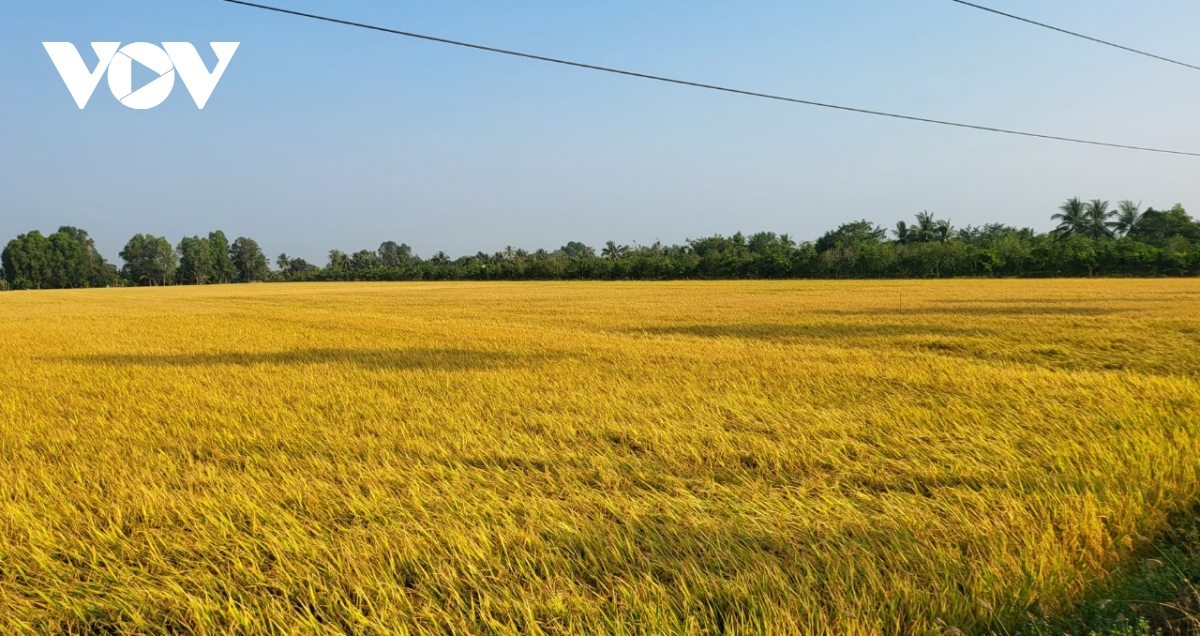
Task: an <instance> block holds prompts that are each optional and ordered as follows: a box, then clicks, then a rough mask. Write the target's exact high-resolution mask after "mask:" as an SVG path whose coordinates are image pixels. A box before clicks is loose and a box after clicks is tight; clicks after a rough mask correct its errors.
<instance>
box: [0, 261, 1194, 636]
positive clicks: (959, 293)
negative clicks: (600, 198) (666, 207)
mask: <svg viewBox="0 0 1200 636" xmlns="http://www.w3.org/2000/svg"><path fill="white" fill-rule="evenodd" d="M901 297H902V298H901ZM901 302H902V303H903V311H901ZM0 325H2V327H0V329H2V332H0V333H2V336H3V349H2V350H0V632H3V633H20V632H50V633H58V632H190V633H198V634H225V633H344V632H348V633H364V634H385V633H430V634H434V633H437V634H441V633H451V632H453V633H460V634H463V633H500V634H509V633H511V634H517V633H521V634H537V633H616V634H622V633H624V634H631V633H646V634H657V633H685V632H686V633H696V634H702V633H717V632H728V633H793V632H794V633H802V632H803V633H830V634H848V635H855V634H879V633H904V634H923V633H938V632H940V630H942V629H948V628H949V627H957V628H959V629H961V630H963V631H964V632H967V633H977V632H981V631H988V630H997V631H1002V630H1005V629H1009V628H1011V627H1012V626H1014V625H1016V624H1017V623H1018V622H1019V621H1020V620H1022V619H1023V618H1024V617H1026V616H1027V615H1028V614H1030V613H1033V614H1035V615H1036V614H1040V613H1054V612H1059V611H1062V610H1064V609H1065V608H1066V607H1068V606H1069V604H1070V603H1071V601H1072V600H1073V599H1077V598H1079V597H1080V595H1082V594H1083V593H1085V592H1086V591H1087V590H1088V588H1089V586H1092V585H1095V584H1097V582H1099V581H1102V580H1103V579H1104V577H1106V576H1107V575H1108V574H1109V573H1110V572H1111V571H1112V570H1113V568H1114V567H1116V566H1117V565H1119V564H1120V563H1121V562H1122V560H1123V559H1128V558H1130V556H1131V555H1132V554H1133V552H1134V550H1136V549H1137V548H1138V547H1139V545H1141V546H1144V544H1145V542H1146V541H1150V540H1153V539H1154V537H1155V536H1157V535H1158V533H1160V532H1161V531H1162V530H1163V528H1164V524H1166V523H1167V521H1168V518H1169V517H1170V516H1171V515H1174V514H1177V513H1180V512H1181V511H1184V510H1186V509H1188V508H1190V507H1191V506H1193V505H1195V504H1196V503H1197V502H1200V283H1198V282H1197V281H1195V280H1127V281H1126V280H1121V281H1111V280H1095V281H1092V280H1088V281H1078V280H1071V281H1065V280H1064V281H1004V280H989V281H930V282H723V283H607V284H606V283H575V284H572V283H553V284H531V283H516V284H504V283H492V284H326V285H320V284H313V285H301V284H295V285H247V286H222V287H207V288H201V287H191V288H168V289H162V288H160V289H129V290H115V289H114V290H90V291H89V290H83V291H62V292H32V293H16V292H13V293H7V294H3V295H0Z"/></svg>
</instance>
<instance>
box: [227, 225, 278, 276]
mask: <svg viewBox="0 0 1200 636" xmlns="http://www.w3.org/2000/svg"><path fill="white" fill-rule="evenodd" d="M229 258H230V260H232V261H233V266H234V268H235V270H236V271H237V281H238V282H242V283H256V282H260V281H264V280H266V279H267V276H268V275H269V274H270V273H271V271H270V267H268V265H267V256H266V255H265V254H263V251H262V248H260V247H259V246H258V243H257V242H256V241H255V240H254V239H251V238H246V237H244V236H239V237H238V238H236V239H234V241H233V245H230V246H229Z"/></svg>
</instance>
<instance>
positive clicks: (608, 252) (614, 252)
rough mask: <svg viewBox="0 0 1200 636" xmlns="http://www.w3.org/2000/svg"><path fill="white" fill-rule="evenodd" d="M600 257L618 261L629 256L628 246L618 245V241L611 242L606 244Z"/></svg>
mask: <svg viewBox="0 0 1200 636" xmlns="http://www.w3.org/2000/svg"><path fill="white" fill-rule="evenodd" d="M600 255H601V256H603V257H604V258H606V259H608V260H610V261H617V260H621V259H622V258H625V257H626V256H629V246H628V245H617V242H616V241H609V242H607V243H605V244H604V249H602V250H600Z"/></svg>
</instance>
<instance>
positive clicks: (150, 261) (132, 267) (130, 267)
mask: <svg viewBox="0 0 1200 636" xmlns="http://www.w3.org/2000/svg"><path fill="white" fill-rule="evenodd" d="M121 259H122V260H124V261H125V267H124V268H123V269H122V273H123V274H124V276H125V278H126V279H128V280H129V281H130V282H132V283H134V284H135V285H168V284H170V282H171V281H172V280H174V278H175V269H176V267H178V261H177V260H176V257H175V250H174V249H172V247H171V243H170V242H169V241H167V239H165V238H162V237H160V236H151V235H149V234H137V235H135V236H134V237H133V238H131V239H129V242H128V243H126V244H125V249H123V250H121Z"/></svg>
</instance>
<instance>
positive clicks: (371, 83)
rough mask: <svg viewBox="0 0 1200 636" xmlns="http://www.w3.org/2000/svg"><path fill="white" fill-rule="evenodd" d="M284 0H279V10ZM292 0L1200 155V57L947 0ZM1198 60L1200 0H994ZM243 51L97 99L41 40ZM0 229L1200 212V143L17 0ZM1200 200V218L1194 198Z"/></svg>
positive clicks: (162, 9)
mask: <svg viewBox="0 0 1200 636" xmlns="http://www.w3.org/2000/svg"><path fill="white" fill-rule="evenodd" d="M269 3H270V2H268V4H269ZM275 3H276V4H278V5H279V6H283V7H287V8H293V9H297V10H303V11H310V12H314V13H323V14H328V15H333V16H337V17H342V18H345V19H350V20H356V21H362V22H370V23H375V24H379V25H383V26H389V27H393V28H398V29H405V30H412V31H418V32H424V33H429V34H432V35H439V36H443V37H448V38H456V39H462V40H468V41H473V42H478V43H481V44H487V45H493V46H498V47H505V48H512V49H517V50H523V51H528V52H532V53H538V54H543V55H549V56H556V57H562V58H568V59H573V60H578V61H582V62H589V63H595V64H600V65H609V66H615V67H620V68H626V69H630V70H636V71H642V72H647V73H656V74H662V75H669V76H674V77H678V78H683V79H689V80H694V81H701V82H709V83H715V84H724V85H728V86H733V87H738V88H744V89H747V90H755V91H763V92H771V93H777V94H783V95H788V96H793V97H798V98H805V99H813V100H819V101H827V102H833V103H839V104H845V105H849V106H856V107H862V108H870V109H879V110H890V111H895V112H900V113H906V114H912V115H919V116H926V117H934V118H945V119H951V120H958V121H964V122H971V123H979V124H985V125H992V126H1000V127H1011V128H1017V129H1022V130H1029V131H1034V132H1042V133H1049V134H1057V135H1065V136H1077V137H1086V138H1096V139H1101V140H1107V141H1113V142H1119V143H1131V144H1136V145H1151V146H1160V147H1168V148H1177V149H1184V150H1193V151H1200V126H1197V124H1200V110H1198V109H1197V105H1198V104H1200V72H1198V71H1192V70H1188V69H1185V68H1181V67H1176V66H1172V65H1168V64H1165V63H1161V62H1156V61H1153V60H1150V59H1145V58H1140V57H1137V56H1133V55H1130V54H1126V53H1122V52H1120V51H1116V50H1113V49H1109V48H1106V47H1101V46H1098V45H1094V44H1090V43H1087V42H1083V41H1080V40H1076V39H1073V38H1068V37H1065V36H1062V35H1058V34H1055V33H1052V32H1049V31H1046V30H1042V29H1036V28H1033V27H1030V26H1026V25H1023V24H1019V23H1016V22H1012V21H1009V20H1005V19H1002V18H998V17H994V16H990V15H987V14H984V13H981V12H978V11H974V10H970V9H967V8H964V7H962V6H959V5H957V4H955V3H952V2H950V1H949V0H903V1H898V0H818V1H811V2H780V1H776V2H753V1H751V2H731V1H728V0H727V1H725V2H714V1H709V0H659V1H657V2H645V1H635V0H605V1H604V2H563V1H561V0H559V1H557V2H550V1H548V0H539V1H520V2H496V1H495V0H491V1H485V0H441V1H439V2H421V3H394V2H383V1H367V0H354V1H349V2H332V1H330V0H276V2H275ZM990 4H991V5H992V6H995V7H996V8H999V9H1002V10H1007V11H1011V12H1013V13H1017V14H1023V15H1027V16H1029V17H1032V18H1037V19H1042V20H1045V21H1048V22H1050V23H1052V24H1056V25H1060V26H1063V27H1067V28H1072V29H1076V30H1079V31H1082V32H1085V33H1089V34H1092V35H1096V36H1098V37H1105V38H1111V39H1114V40H1116V41H1118V42H1121V43H1124V44H1128V45H1131V46H1137V47H1141V48H1145V49H1148V50H1150V51H1152V52H1156V53H1159V54H1162V55H1167V56H1172V57H1177V58H1179V59H1182V60H1184V61H1190V62H1192V63H1200V44H1198V43H1197V42H1196V40H1195V30H1196V27H1197V26H1198V25H1200V3H1196V2H1186V1H1183V0H1138V1H1137V2H1132V1H1130V0H1123V1H1118V0H1057V1H1056V2H1053V3H1048V2H1045V1H1044V0H991V2H990ZM44 41H68V42H72V43H74V44H76V46H77V47H78V48H79V49H80V52H81V53H83V54H84V59H85V60H86V61H87V62H88V64H89V66H90V65H93V64H94V63H95V60H94V54H93V53H92V52H91V47H90V46H88V43H90V42H93V41H120V42H123V43H130V42H136V41H146V42H153V43H159V42H163V41H187V42H193V43H195V44H196V45H197V48H198V50H200V52H201V54H202V56H204V58H205V60H206V62H207V63H208V64H209V66H210V68H211V66H212V64H213V62H214V61H215V56H214V55H213V53H212V51H211V50H210V49H209V47H208V45H207V43H208V42H212V41H237V42H241V48H240V49H239V50H238V52H237V55H236V56H235V57H234V59H233V61H232V64H231V65H230V67H229V70H228V71H227V72H226V74H225V76H224V78H223V79H222V81H221V83H220V84H219V85H218V86H217V88H216V91H215V92H214V94H213V96H212V98H211V100H210V101H209V103H208V105H207V107H206V108H205V109H204V110H202V111H201V110H198V109H197V108H196V106H195V104H194V103H193V102H192V100H191V99H190V97H189V96H188V94H187V91H186V90H185V89H184V87H183V85H182V83H181V82H178V81H177V82H176V87H175V90H174V93H173V94H172V95H171V97H170V99H168V100H167V102H166V103H164V104H163V105H162V106H159V107H158V108H156V109H154V110H149V111H135V110H130V109H128V108H126V107H124V106H122V105H121V104H120V103H119V102H117V101H116V100H115V99H114V98H113V97H112V95H111V93H110V92H109V90H108V86H107V82H105V81H101V84H100V86H99V87H98V88H97V90H96V92H95V94H94V95H93V97H92V100H91V102H90V103H89V105H88V107H87V109H86V110H82V111H81V110H79V109H78V108H77V107H76V105H75V103H74V101H73V100H72V99H71V97H70V95H69V93H68V92H67V89H66V86H65V85H64V84H63V81H62V80H61V79H60V77H59V75H58V73H57V72H56V70H55V69H54V66H53V64H52V63H51V61H50V59H49V57H48V55H47V54H46V52H45V50H44V49H43V47H42V44H41V43H42V42H44ZM0 86H2V87H3V88H2V89H0V139H2V141H0V241H7V240H8V239H9V238H12V237H14V236H16V235H17V234H19V233H22V232H25V231H28V230H31V229H40V230H42V231H44V232H46V231H53V230H54V229H55V228H56V227H58V226H60V225H76V226H79V227H83V228H84V229H87V230H88V231H89V232H90V233H91V234H92V235H93V236H94V237H95V238H96V239H97V243H98V245H99V246H100V248H101V251H102V252H104V253H105V255H106V256H108V257H109V258H111V259H114V260H115V259H116V254H117V252H118V251H119V250H120V248H121V246H122V245H123V244H124V242H125V241H126V240H127V239H128V238H129V237H130V236H131V235H133V234H134V233H138V232H143V233H152V234H156V235H164V236H167V237H168V238H169V239H170V240H171V241H172V243H175V242H177V241H178V240H179V238H180V237H182V236H185V235H193V234H206V233H207V232H209V231H210V230H212V229H222V230H224V231H225V232H226V233H227V234H228V235H230V237H231V238H232V237H234V236H239V235H246V236H251V237H253V238H255V239H257V240H258V241H259V242H260V243H261V244H262V246H263V248H264V249H265V250H266V251H267V252H268V254H269V255H270V256H271V257H272V258H273V257H274V255H276V254H278V253H279V252H287V253H289V254H291V255H294V256H303V257H305V258H308V259H310V260H312V261H314V262H319V263H324V261H325V255H326V253H327V252H328V250H329V249H331V248H339V249H342V250H346V251H353V250H357V249H361V248H374V247H376V246H378V244H379V243H380V242H381V241H383V240H396V241H401V242H406V243H409V244H410V245H412V246H413V247H414V248H415V249H416V251H417V252H418V253H420V254H422V255H426V256H428V255H429V254H431V253H433V252H435V251H437V250H445V251H447V252H449V253H451V254H452V255H461V254H467V253H475V252H477V251H480V250H482V251H486V252H493V251H498V250H501V249H503V248H504V247H505V246H506V245H514V246H518V247H525V248H529V249H533V248H537V247H546V248H549V249H553V248H556V247H558V246H560V245H562V244H564V243H566V242H567V241H571V240H580V241H584V242H586V243H589V244H592V245H596V244H600V243H602V242H603V241H605V240H609V239H612V240H616V241H618V242H621V243H631V242H640V243H644V244H645V243H651V242H653V241H655V240H656V239H659V240H662V241H664V242H680V241H682V240H684V239H686V238H688V237H698V236H703V235H710V234H713V233H725V234H728V233H733V232H735V231H738V230H742V231H746V232H752V231H757V230H772V231H776V232H786V233H790V234H792V235H793V236H795V237H797V238H800V239H811V238H815V237H816V236H817V235H819V234H820V233H821V232H823V231H825V230H827V229H829V228H831V227H833V226H836V225H837V224H839V223H842V222H847V221H852V220H857V219H862V218H865V219H869V220H871V221H875V222H878V223H881V224H883V225H886V226H888V227H891V226H893V225H894V224H895V222H896V221H897V220H901V219H905V220H907V219H911V217H912V216H913V215H914V214H915V213H917V212H920V211H921V210H929V211H931V212H934V213H935V214H937V215H938V216H939V217H948V218H950V219H951V220H952V222H953V223H954V224H955V225H956V226H962V225H967V224H980V223H984V222H995V221H999V222H1005V223H1009V224H1013V225H1020V226H1033V227H1037V228H1042V229H1045V228H1048V227H1050V221H1049V216H1050V215H1051V214H1052V213H1053V212H1054V211H1055V208H1056V206H1057V205H1058V204H1059V203H1060V202H1061V201H1062V200H1063V199H1065V198H1067V197H1070V196H1080V197H1084V198H1104V199H1110V200H1113V201H1114V202H1115V201H1116V200H1119V199H1124V198H1131V199H1133V200H1135V201H1142V202H1144V203H1145V204H1146V205H1153V206H1170V205H1173V204H1175V203H1183V204H1184V205H1185V206H1194V207H1196V208H1200V179H1198V178H1197V177H1198V176H1200V159H1197V158H1188V157H1175V156H1166V155H1152V154H1146V153H1138V152H1131V151H1120V150H1111V149H1104V148H1094V147H1086V146H1074V145H1068V144H1062V143H1055V142H1048V141H1038V140H1032V139H1020V138H1013V137H1008V136H999V135H992V134H985V133H978V132H969V131H961V130H953V129H946V128H940V127H934V126H929V125H924V124H917V123H910V122H901V121H893V120H886V119H880V118H873V117H867V116H862V115H855V114H848V113H840V112H832V111H825V110H821V109H815V108H810V107H803V106H794V105H787V104H782V103H774V102H769V101H765V100H758V99H751V98H746V97H739V96H734V95H726V94H719V93H714V92H708V91H702V90H696V89H690V88H684V87H678V86H668V85H663V84H657V83H653V82H647V81H643V80H637V79H630V78H623V77H616V76H610V75H604V74H598V73H594V72H588V71H582V70H575V69H568V68H563V67H557V66H553V65H547V64H543V63H538V62H532V61H525V60H518V59H511V58H506V57H501V56H496V55H491V54H485V53H479V52H473V51H467V50H462V49H457V48H453V47H447V46H443V45H438V44H431V43H426V42H418V41H413V40H409V39H406V38H400V37H396V36H390V35H384V34H379V33H372V32H367V31H363V30H358V29H351V28H348V27H342V26H335V25H330V24H323V23H318V22H312V21H308V20H303V19H300V18H294V17H289V16H283V15H277V14H270V13H266V12H262V11H258V10H253V9H248V8H244V7H239V6H236V5H231V4H227V3H223V2H220V1H218V0H186V1H173V2H162V1H161V0H160V1H157V2H155V1H150V0H106V1H104V2H95V1H83V0H38V1H36V2H34V1H28V0H19V1H17V2H9V3H6V4H5V6H4V8H2V9H0ZM1195 211H1198V210H1193V212H1195Z"/></svg>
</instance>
